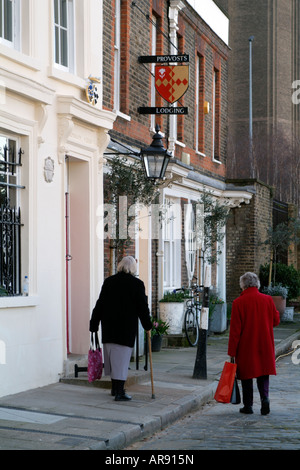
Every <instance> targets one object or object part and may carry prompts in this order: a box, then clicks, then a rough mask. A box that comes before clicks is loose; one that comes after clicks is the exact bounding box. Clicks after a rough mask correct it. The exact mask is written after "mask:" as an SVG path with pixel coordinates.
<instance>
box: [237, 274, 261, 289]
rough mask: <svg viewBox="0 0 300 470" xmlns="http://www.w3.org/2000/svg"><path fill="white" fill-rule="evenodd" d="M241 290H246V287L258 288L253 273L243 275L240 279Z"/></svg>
mask: <svg viewBox="0 0 300 470" xmlns="http://www.w3.org/2000/svg"><path fill="white" fill-rule="evenodd" d="M240 286H241V289H248V287H257V288H258V289H259V288H260V281H259V279H258V277H257V275H256V274H255V273H250V272H248V273H245V274H243V276H241V277H240Z"/></svg>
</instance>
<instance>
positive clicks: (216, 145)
mask: <svg viewBox="0 0 300 470" xmlns="http://www.w3.org/2000/svg"><path fill="white" fill-rule="evenodd" d="M220 95H221V88H220V73H219V71H218V70H216V69H215V70H214V73H213V116H212V119H213V142H212V143H213V151H212V157H213V160H215V161H218V162H219V161H220V125H221V105H220V104H221V96H220Z"/></svg>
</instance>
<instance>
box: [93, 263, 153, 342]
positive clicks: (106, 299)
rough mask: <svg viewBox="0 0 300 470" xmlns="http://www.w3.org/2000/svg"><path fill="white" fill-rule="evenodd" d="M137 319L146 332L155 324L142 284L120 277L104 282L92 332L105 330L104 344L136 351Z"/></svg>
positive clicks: (119, 274) (118, 274) (138, 280)
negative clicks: (134, 348)
mask: <svg viewBox="0 0 300 470" xmlns="http://www.w3.org/2000/svg"><path fill="white" fill-rule="evenodd" d="M138 318H139V319H140V320H141V323H142V326H143V328H144V329H145V330H151V327H152V323H151V320H150V313H149V308H148V301H147V297H146V294H145V286H144V283H143V281H141V280H140V279H138V278H136V277H134V276H132V275H131V274H126V273H124V272H120V273H117V274H115V275H113V276H110V277H108V278H107V279H105V281H104V283H103V286H102V289H101V292H100V295H99V298H98V300H97V302H96V305H95V308H94V310H93V313H92V317H91V321H90V331H98V328H99V323H100V321H101V326H102V342H103V343H115V344H122V345H124V346H129V347H133V346H134V341H135V336H136V332H137V324H138Z"/></svg>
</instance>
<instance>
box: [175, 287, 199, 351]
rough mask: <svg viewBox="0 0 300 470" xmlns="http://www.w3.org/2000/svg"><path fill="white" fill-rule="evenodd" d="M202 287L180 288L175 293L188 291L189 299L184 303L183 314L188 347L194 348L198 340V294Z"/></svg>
mask: <svg viewBox="0 0 300 470" xmlns="http://www.w3.org/2000/svg"><path fill="white" fill-rule="evenodd" d="M201 287H202V286H196V285H195V286H192V287H191V288H188V289H186V288H184V287H182V288H180V289H176V291H183V292H186V291H187V290H188V291H189V295H190V298H189V300H187V302H186V311H185V314H184V332H185V336H186V339H187V340H188V343H189V345H190V346H196V345H197V344H198V340H199V326H200V315H201V307H202V306H201V302H200V300H199V294H200V293H201V292H202V289H201Z"/></svg>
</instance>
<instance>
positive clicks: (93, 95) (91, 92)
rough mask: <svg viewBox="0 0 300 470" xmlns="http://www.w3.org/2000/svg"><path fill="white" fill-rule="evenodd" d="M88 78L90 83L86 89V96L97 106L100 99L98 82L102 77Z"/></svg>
mask: <svg viewBox="0 0 300 470" xmlns="http://www.w3.org/2000/svg"><path fill="white" fill-rule="evenodd" d="M88 80H89V83H88V85H87V87H86V90H85V92H86V98H87V100H88V102H89V103H91V104H92V105H94V106H95V105H96V104H97V101H98V99H99V94H98V88H97V83H100V79H99V78H95V77H91V76H89V78H88Z"/></svg>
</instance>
